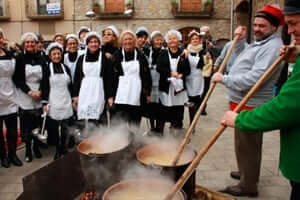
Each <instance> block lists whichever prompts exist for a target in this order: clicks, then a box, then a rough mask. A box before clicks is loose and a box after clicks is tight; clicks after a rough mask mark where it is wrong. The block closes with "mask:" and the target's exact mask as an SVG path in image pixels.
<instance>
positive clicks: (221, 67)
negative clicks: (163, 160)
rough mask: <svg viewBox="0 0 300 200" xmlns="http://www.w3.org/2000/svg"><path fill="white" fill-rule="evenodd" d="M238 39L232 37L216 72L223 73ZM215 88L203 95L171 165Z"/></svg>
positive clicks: (213, 86) (178, 156)
mask: <svg viewBox="0 0 300 200" xmlns="http://www.w3.org/2000/svg"><path fill="white" fill-rule="evenodd" d="M239 37H240V35H236V36H235V37H234V39H233V41H232V43H231V46H230V48H229V50H228V51H227V53H226V56H225V58H224V60H223V62H222V64H221V66H220V67H219V70H218V72H221V73H222V72H223V71H224V69H225V66H226V64H227V62H228V60H229V58H230V56H231V53H232V51H233V48H234V46H235V44H236V43H237V41H238V39H239ZM215 87H216V83H213V84H211V86H210V88H209V90H208V92H207V94H206V95H205V97H204V99H203V101H202V103H201V105H200V107H199V109H198V110H197V112H196V115H195V117H194V119H193V121H192V123H191V125H190V127H189V128H188V130H187V132H186V134H185V136H184V138H183V140H182V142H181V143H180V145H179V148H178V151H177V153H176V155H175V158H174V160H173V161H172V165H176V164H177V162H178V160H179V158H180V156H181V154H182V152H183V151H184V147H185V145H186V144H187V143H188V141H189V139H190V137H191V135H192V133H193V130H194V128H195V126H196V123H197V121H198V120H199V118H200V115H201V113H202V112H203V110H204V108H205V106H206V104H207V101H208V98H209V97H210V95H211V94H212V92H213V91H214V89H215Z"/></svg>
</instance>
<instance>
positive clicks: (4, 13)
mask: <svg viewBox="0 0 300 200" xmlns="http://www.w3.org/2000/svg"><path fill="white" fill-rule="evenodd" d="M7 19H9V12H8V2H7V0H0V20H7Z"/></svg>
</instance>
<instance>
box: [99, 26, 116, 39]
mask: <svg viewBox="0 0 300 200" xmlns="http://www.w3.org/2000/svg"><path fill="white" fill-rule="evenodd" d="M107 29H110V30H112V32H113V33H114V34H115V35H116V36H117V37H119V36H120V33H119V31H118V29H117V28H116V27H115V26H114V25H110V26H108V27H106V28H105V29H104V30H103V31H102V33H103V32H104V31H105V30H107Z"/></svg>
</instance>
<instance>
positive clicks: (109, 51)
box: [101, 25, 120, 58]
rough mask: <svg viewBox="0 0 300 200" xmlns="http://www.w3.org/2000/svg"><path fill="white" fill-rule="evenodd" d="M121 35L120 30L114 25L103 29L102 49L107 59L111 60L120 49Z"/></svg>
mask: <svg viewBox="0 0 300 200" xmlns="http://www.w3.org/2000/svg"><path fill="white" fill-rule="evenodd" d="M119 36H120V33H119V31H118V29H117V28H116V27H115V26H114V25H110V26H108V27H106V28H105V29H103V31H102V42H103V45H102V47H101V49H102V51H103V53H104V55H105V56H106V57H107V58H111V56H112V55H113V54H114V53H115V51H116V50H117V49H118V46H119V45H118V38H119Z"/></svg>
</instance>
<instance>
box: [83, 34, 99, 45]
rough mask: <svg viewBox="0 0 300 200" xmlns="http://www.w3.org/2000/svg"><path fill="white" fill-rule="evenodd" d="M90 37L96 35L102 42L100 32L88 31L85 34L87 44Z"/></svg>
mask: <svg viewBox="0 0 300 200" xmlns="http://www.w3.org/2000/svg"><path fill="white" fill-rule="evenodd" d="M90 37H96V38H97V39H98V40H99V42H100V43H101V36H100V35H99V33H97V32H95V31H91V32H88V33H87V34H86V36H85V44H86V45H87V41H88V39H89V38H90Z"/></svg>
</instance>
